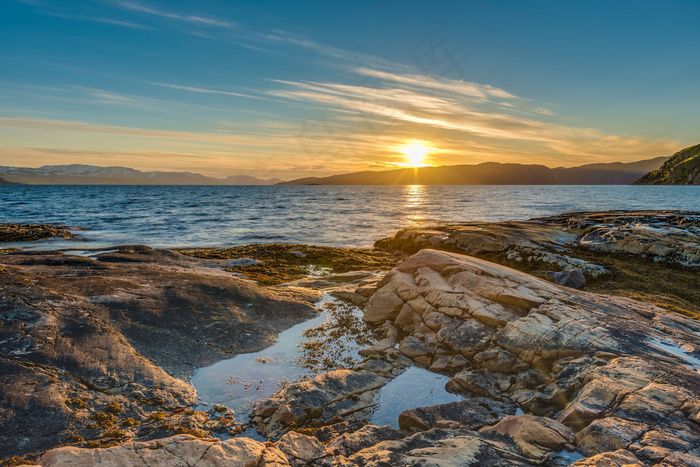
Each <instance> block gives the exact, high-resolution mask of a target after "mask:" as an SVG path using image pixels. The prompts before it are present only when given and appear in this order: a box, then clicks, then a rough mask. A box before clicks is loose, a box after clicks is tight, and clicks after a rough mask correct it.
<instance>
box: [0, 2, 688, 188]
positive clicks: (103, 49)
mask: <svg viewBox="0 0 700 467" xmlns="http://www.w3.org/2000/svg"><path fill="white" fill-rule="evenodd" d="M0 12H1V13H2V14H0V62H1V63H2V64H3V65H2V67H0V165H18V166H31V167H36V166H40V165H44V164H69V163H81V164H94V165H105V166H107V165H124V166H130V167H134V168H137V169H141V170H189V171H193V172H200V173H205V174H208V175H214V176H222V177H223V176H227V175H234V174H250V175H256V176H260V177H273V176H274V177H280V178H287V179H289V178H295V177H300V176H308V175H328V174H332V173H340V172H347V171H356V170H379V169H384V168H392V167H401V166H405V165H406V164H407V160H406V156H405V152H406V151H405V148H406V147H422V148H424V152H425V153H426V160H425V163H427V164H432V165H451V164H469V163H479V162H484V161H489V160H493V161H499V162H524V163H541V164H545V165H548V166H572V165H581V164H586V163H594V162H611V161H634V160H640V159H644V158H650V157H656V156H661V155H670V154H672V153H673V152H675V151H677V150H679V149H681V148H683V147H685V146H689V145H691V144H695V143H697V142H698V141H697V133H698V130H697V129H698V128H700V112H698V108H700V105H699V104H700V79H698V76H700V53H699V52H700V35H698V34H697V32H696V31H697V18H700V2H695V1H694V2H691V1H686V2H680V1H677V2H674V1H664V2H661V1H658V2H651V1H630V2H627V1H616V2H609V1H606V2H603V1H587V2H573V1H572V2H565V1H551V2H548V1H533V2H521V1H500V2H498V1H495V2H494V1H491V2H485V1H484V2H441V3H440V5H438V6H433V5H428V4H427V3H425V2H410V1H401V2H398V1H382V2H379V1H377V2H369V1H354V2H343V3H341V2H308V1H307V2H303V1H299V2H273V1H247V2H230V1H224V0H218V1H213V0H209V1H197V2H195V1H168V2H165V1H162V0H143V1H141V0H82V1H73V0H65V1H61V2H57V1H49V0H3V1H2V3H0Z"/></svg>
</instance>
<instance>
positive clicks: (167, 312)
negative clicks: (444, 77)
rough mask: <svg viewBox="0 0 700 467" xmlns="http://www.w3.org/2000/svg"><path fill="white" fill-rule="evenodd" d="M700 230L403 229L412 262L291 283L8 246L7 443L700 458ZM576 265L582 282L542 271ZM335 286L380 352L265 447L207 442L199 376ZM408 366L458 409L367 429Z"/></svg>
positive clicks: (275, 403) (693, 218) (685, 222)
mask: <svg viewBox="0 0 700 467" xmlns="http://www.w3.org/2000/svg"><path fill="white" fill-rule="evenodd" d="M699 239H700V213H690V212H607V213H572V214H567V215H562V216H557V217H553V218H547V219H534V220H531V221H525V222H512V223H498V224H456V225H443V226H437V227H434V228H419V229H407V230H404V231H401V232H399V233H397V235H396V236H395V237H393V238H392V239H387V240H383V241H381V242H379V243H378V245H377V246H378V248H380V249H383V250H384V251H387V252H391V253H392V254H393V252H398V254H400V255H403V258H402V261H400V262H399V263H398V264H396V267H394V268H392V269H391V270H390V271H389V272H387V273H386V274H375V275H367V274H363V275H361V277H362V278H364V279H363V280H358V279H357V278H353V275H352V274H348V273H346V274H344V275H343V274H340V275H338V276H324V277H322V278H318V279H303V280H297V281H296V282H294V283H292V284H291V286H287V287H284V286H282V287H280V286H274V287H273V286H267V287H263V286H260V285H256V284H254V283H252V282H250V281H247V280H245V279H241V278H238V277H235V276H232V275H231V274H230V273H228V272H226V271H224V270H223V269H222V264H221V263H217V262H216V261H217V260H215V259H211V258H215V257H216V255H213V256H212V254H210V253H207V254H206V255H203V256H205V257H208V258H209V259H202V258H193V257H189V256H183V255H181V254H178V253H174V252H169V251H163V250H152V249H150V248H147V247H120V248H118V249H117V250H116V251H111V252H101V253H100V252H95V254H94V255H89V256H87V257H75V256H69V255H65V254H63V253H58V252H54V253H27V252H13V253H7V254H3V255H2V256H0V263H1V264H2V265H3V266H4V269H5V272H4V273H0V281H1V282H0V287H2V289H1V293H0V299H1V300H2V301H0V312H1V313H2V314H1V315H0V316H2V327H1V328H0V362H1V364H2V366H3V370H2V371H0V375H2V376H1V378H2V383H3V385H2V389H0V396H1V397H2V402H1V404H0V407H1V408H0V422H1V424H2V426H3V430H2V433H0V452H2V454H3V456H4V458H5V459H6V461H5V462H6V463H8V464H9V463H14V464H15V465H17V464H21V463H22V462H23V459H21V458H16V459H14V460H11V459H9V458H10V457H11V456H15V455H18V456H21V455H25V454H33V455H30V456H28V457H26V458H25V459H24V462H25V463H26V462H29V463H30V464H31V463H32V462H33V463H35V464H37V465H42V466H53V465H144V464H145V465H188V466H195V465H197V466H208V465H240V466H281V465H292V466H301V465H312V466H331V465H338V466H351V465H360V466H388V465H415V466H419V465H420V466H428V465H431V466H432V465H436V466H437V465H440V466H457V465H459V466H490V465H494V466H501V465H502V466H511V465H550V466H559V465H562V466H563V465H575V466H623V465H641V466H651V465H661V466H696V465H700V321H698V320H697V319H695V318H694V317H695V316H696V314H697V313H698V311H699V310H698V308H697V307H698V303H700V300H696V297H697V294H698V293H699V290H700V279H699V278H700V242H699ZM290 251H298V249H295V250H290ZM301 253H302V254H306V253H304V252H301ZM286 254H290V253H289V251H287V252H286ZM291 254H292V255H294V256H296V257H300V256H299V255H298V254H296V253H291ZM367 254H368V255H370V256H371V255H373V253H370V252H368V253H367ZM376 255H377V258H380V257H381V258H385V259H386V258H388V257H387V256H386V253H380V252H379V251H378V252H377V253H376ZM382 255H383V256H382ZM200 256H202V255H200ZM234 256H235V255H234ZM250 256H254V255H250ZM225 259H226V260H227V261H228V260H230V259H231V255H230V254H229V255H228V256H225ZM248 259H251V260H254V261H260V262H262V263H265V261H266V259H264V258H260V259H256V258H255V257H252V258H248ZM267 261H269V259H267ZM382 261H383V260H382ZM388 262H391V261H388V260H387V263H388ZM387 263H382V266H386V264H387ZM499 263H500V264H499ZM370 264H376V263H372V262H370ZM625 264H628V266H627V267H625V266H624V265H625ZM292 266H294V267H296V266H299V265H296V266H295V265H293V264H292ZM302 266H304V267H307V266H309V264H303V265H302ZM382 268H383V267H382ZM572 270H578V271H580V272H582V273H583V274H581V276H582V277H583V278H584V279H585V281H586V285H585V286H584V290H576V289H574V288H572V287H567V286H564V285H560V284H557V283H555V282H554V280H558V281H559V282H564V281H563V280H560V279H562V277H563V276H562V275H560V276H558V278H556V277H555V278H554V279H553V278H552V277H551V276H552V275H554V276H556V274H550V275H547V274H546V273H547V272H550V273H562V272H567V271H572ZM254 272H255V271H254ZM239 273H240V271H239ZM243 274H245V272H243ZM640 275H641V276H646V278H643V277H639V276H640ZM657 276H658V278H657ZM358 277H360V276H358ZM368 277H371V279H367V278H368ZM567 277H570V275H569V276H567ZM674 281H675V282H676V283H680V286H678V285H677V284H675V286H672V285H674V284H672V282H674ZM343 284H345V285H343ZM569 285H573V284H569ZM581 285H582V284H580V283H579V284H578V286H579V287H580V286H581ZM630 286H632V287H633V288H630ZM328 287H332V288H333V290H335V295H336V296H338V297H342V298H343V299H346V300H350V301H352V302H353V303H357V304H360V305H362V306H363V307H364V320H365V321H366V322H367V323H368V325H369V326H371V327H372V328H373V329H374V331H375V333H376V334H378V335H379V336H380V340H379V341H378V342H377V343H376V344H374V345H372V346H371V347H368V348H364V349H363V350H361V351H360V354H361V356H362V357H363V360H362V361H360V362H359V363H358V364H356V365H355V366H354V367H352V368H343V369H337V370H334V371H330V372H326V373H322V374H320V375H318V376H316V377H314V378H311V379H309V380H307V381H302V382H299V383H296V384H292V385H290V386H288V387H286V388H285V389H283V390H281V391H280V392H278V393H277V394H275V395H273V396H272V397H270V398H268V399H267V400H265V401H263V402H262V403H261V404H259V405H258V406H257V407H256V408H255V409H254V411H253V412H252V414H251V418H252V421H253V422H254V424H255V425H256V428H257V431H258V433H260V434H261V435H263V436H264V438H265V439H266V441H256V440H253V439H250V438H246V437H234V438H231V439H217V438H215V437H213V435H215V434H216V433H217V432H221V431H222V426H221V425H222V424H226V421H225V420H227V418H226V417H225V416H221V414H219V415H218V416H217V415H216V414H214V413H209V414H206V413H203V412H196V411H194V410H193V409H192V407H193V406H194V404H195V403H196V395H195V394H194V391H193V389H192V387H191V386H189V384H187V376H188V375H189V374H190V373H191V371H192V369H194V368H195V367H197V366H202V365H206V364H208V363H212V362H214V361H216V360H220V359H222V358H227V356H230V355H233V354H236V353H242V352H250V351H252V350H257V349H261V348H263V347H264V346H266V345H268V344H269V343H270V342H271V341H272V340H273V339H274V337H275V335H276V333H277V332H279V330H281V329H284V328H286V327H288V326H290V325H291V324H293V323H296V322H299V321H302V320H304V319H306V318H308V317H310V316H313V315H314V314H315V313H316V311H315V309H314V308H313V307H312V306H310V303H313V302H314V301H315V299H316V297H317V294H316V293H315V292H314V291H313V290H311V289H318V288H326V289H328ZM617 291H623V292H626V293H624V294H620V293H616V292H617ZM620 295H626V296H620ZM630 296H631V297H634V298H641V299H644V301H640V300H634V299H632V298H629V297H630ZM657 305H659V306H657ZM411 367H421V368H425V369H427V370H430V371H431V372H434V373H439V374H441V375H444V376H446V377H447V378H448V382H447V384H446V388H447V390H448V391H450V392H452V393H454V394H458V395H459V396H460V398H459V400H458V401H456V402H450V403H447V404H438V405H427V406H424V407H415V406H409V407H405V410H403V412H401V413H400V414H399V415H398V418H397V420H396V424H395V425H394V426H389V425H386V426H375V425H373V424H372V423H371V419H372V414H373V412H374V411H375V410H376V409H377V404H378V403H379V398H378V395H379V394H380V392H381V391H382V388H383V387H385V386H386V385H387V384H389V382H392V381H394V380H398V379H399V378H400V376H401V375H402V374H403V372H405V371H406V370H407V369H408V368H411ZM399 402H400V401H399ZM221 410H222V411H223V413H225V411H226V409H225V408H222V409H221ZM129 420H131V421H129ZM60 445H66V446H64V447H58V446H60ZM51 448H56V449H52V450H49V451H48V452H45V450H46V449H51Z"/></svg>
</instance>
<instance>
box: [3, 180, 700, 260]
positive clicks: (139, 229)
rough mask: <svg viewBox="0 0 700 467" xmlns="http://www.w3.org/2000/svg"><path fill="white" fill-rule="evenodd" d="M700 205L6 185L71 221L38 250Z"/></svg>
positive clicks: (347, 236) (293, 239)
mask: <svg viewBox="0 0 700 467" xmlns="http://www.w3.org/2000/svg"><path fill="white" fill-rule="evenodd" d="M607 209H687V210H700V187H698V186H74V185H73V186H70V185H49V186H46V185H44V186H39V185H31V186H8V185H3V186H0V223H3V222H16V223H48V224H60V225H67V226H70V227H71V228H74V229H78V228H82V229H85V230H75V231H74V233H75V234H76V235H77V236H78V240H48V241H42V242H38V243H35V244H31V245H19V246H23V247H27V248H33V249H54V248H56V249H59V248H60V249H63V248H103V247H107V246H113V245H125V244H146V245H150V246H153V247H214V246H217V247H226V246H234V245H244V244H249V243H307V244H316V245H330V246H352V247H369V246H372V244H373V243H374V242H375V241H376V240H378V239H380V238H383V237H387V236H392V235H394V234H395V233H396V231H397V230H399V229H401V228H405V227H411V226H419V225H430V224H435V223H440V222H467V221H505V220H524V219H529V218H532V217H542V216H549V215H554V214H560V213H563V212H567V211H597V210H607Z"/></svg>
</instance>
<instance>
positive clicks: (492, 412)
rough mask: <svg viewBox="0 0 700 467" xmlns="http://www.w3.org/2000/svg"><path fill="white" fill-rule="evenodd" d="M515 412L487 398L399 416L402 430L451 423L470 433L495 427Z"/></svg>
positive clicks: (421, 428)
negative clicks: (498, 422) (496, 423)
mask: <svg viewBox="0 0 700 467" xmlns="http://www.w3.org/2000/svg"><path fill="white" fill-rule="evenodd" d="M514 413H515V406H514V405H513V404H512V403H507V402H496V401H493V400H491V399H486V398H473V399H465V400H463V401H459V402H450V403H448V404H441V405H434V406H431V407H419V408H417V409H411V410H405V411H403V412H401V414H400V415H399V428H400V429H402V430H407V431H426V430H429V429H431V428H438V427H437V426H436V424H437V423H438V422H441V424H443V425H444V422H445V421H452V422H456V423H458V424H459V426H460V427H462V428H466V429H469V430H473V429H478V428H481V427H482V426H485V425H492V424H493V423H495V422H496V421H498V420H499V419H500V418H502V417H504V416H506V415H508V414H514Z"/></svg>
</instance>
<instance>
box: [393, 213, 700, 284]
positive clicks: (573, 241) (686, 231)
mask: <svg viewBox="0 0 700 467" xmlns="http://www.w3.org/2000/svg"><path fill="white" fill-rule="evenodd" d="M698 227H700V213H698V212H692V211H609V212H574V213H567V214H562V215H558V216H552V217H546V218H539V219H530V220H528V221H516V222H493V223H477V222H472V223H464V224H447V225H444V226H440V227H439V228H434V227H415V228H410V229H404V230H401V231H399V232H397V233H396V235H395V236H394V238H393V241H392V242H391V243H392V246H393V247H394V248H395V249H398V250H403V251H405V252H407V253H415V252H417V251H418V250H420V249H421V248H436V249H442V250H448V251H459V252H461V253H463V254H468V255H474V256H489V257H495V256H496V255H501V257H503V259H505V260H508V261H515V262H521V263H523V262H526V263H533V264H545V265H556V266H559V267H560V268H561V269H562V270H567V269H579V270H581V271H582V272H583V273H584V274H588V275H590V276H592V277H598V276H601V275H605V274H608V273H609V271H607V270H606V269H605V268H603V267H602V266H600V265H597V264H593V263H591V262H590V261H586V260H583V259H580V258H577V257H576V255H577V253H576V252H575V248H576V247H584V248H587V249H589V250H592V251H596V252H601V253H623V254H630V255H639V256H642V255H643V256H646V257H651V258H653V259H655V260H658V261H669V262H675V263H678V264H683V265H686V266H698V265H700V247H699V246H698V236H699V235H700V233H699V231H698ZM426 265H427V266H430V265H429V264H426Z"/></svg>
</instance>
